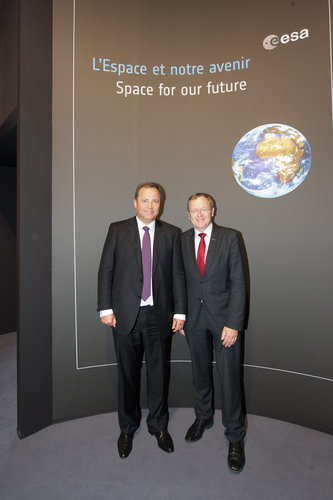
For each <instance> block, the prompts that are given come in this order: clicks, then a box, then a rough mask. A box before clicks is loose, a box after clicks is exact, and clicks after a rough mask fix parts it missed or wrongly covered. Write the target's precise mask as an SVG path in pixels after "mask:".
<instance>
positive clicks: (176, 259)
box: [172, 231, 187, 314]
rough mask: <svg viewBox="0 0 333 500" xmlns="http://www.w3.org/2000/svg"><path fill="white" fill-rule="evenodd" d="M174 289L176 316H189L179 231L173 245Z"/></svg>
mask: <svg viewBox="0 0 333 500" xmlns="http://www.w3.org/2000/svg"><path fill="white" fill-rule="evenodd" d="M172 287H173V300H174V310H173V312H174V314H187V292H186V280H185V271H184V264H183V257H182V252H181V246H180V234H179V232H178V231H177V233H176V236H175V238H174V243H173V255H172Z"/></svg>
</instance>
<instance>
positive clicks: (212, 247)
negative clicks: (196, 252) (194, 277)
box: [202, 224, 218, 276]
mask: <svg viewBox="0 0 333 500" xmlns="http://www.w3.org/2000/svg"><path fill="white" fill-rule="evenodd" d="M217 233H218V231H217V230H216V226H215V224H213V228H212V235H211V237H210V242H209V247H208V252H207V256H206V262H205V268H204V272H203V275H202V276H204V275H205V274H207V273H209V270H210V268H211V266H212V263H213V262H214V261H215V256H216V251H217V241H218V234H217Z"/></svg>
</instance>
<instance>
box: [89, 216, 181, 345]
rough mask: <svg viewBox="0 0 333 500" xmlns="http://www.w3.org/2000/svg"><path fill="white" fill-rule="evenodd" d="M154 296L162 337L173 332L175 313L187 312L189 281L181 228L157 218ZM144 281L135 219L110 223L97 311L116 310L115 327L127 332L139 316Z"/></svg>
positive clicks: (124, 332) (103, 256) (153, 278)
mask: <svg viewBox="0 0 333 500" xmlns="http://www.w3.org/2000/svg"><path fill="white" fill-rule="evenodd" d="M152 280H153V297H154V306H155V310H156V313H157V320H158V324H159V329H160V333H161V335H162V336H168V335H171V334H172V331H171V325H172V318H173V315H174V314H186V311H187V302H186V284H185V275H184V267H183V260H182V255H181V249H180V232H179V230H178V229H177V228H176V227H174V226H171V225H170V224H167V223H165V222H163V221H160V220H156V225H155V236H154V249H153V266H152ZM142 284H143V273H142V260H141V245H140V237H139V231H138V225H137V221H136V218H135V217H133V218H131V219H127V220H124V221H120V222H115V223H113V224H111V225H110V228H109V232H108V235H107V238H106V241H105V245H104V249H103V254H102V258H101V263H100V267H99V271H98V310H99V311H100V310H105V309H113V311H114V314H115V316H116V320H117V324H116V327H115V330H116V331H117V332H118V333H120V334H122V335H128V334H129V333H130V332H131V330H132V328H133V326H134V323H135V320H136V318H137V315H138V312H139V307H140V302H141V292H142Z"/></svg>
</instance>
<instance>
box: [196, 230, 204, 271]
mask: <svg viewBox="0 0 333 500" xmlns="http://www.w3.org/2000/svg"><path fill="white" fill-rule="evenodd" d="M198 236H200V238H201V240H200V243H199V248H198V254H197V264H198V269H199V273H200V276H202V273H203V270H204V267H205V253H206V243H205V236H206V233H199V234H198Z"/></svg>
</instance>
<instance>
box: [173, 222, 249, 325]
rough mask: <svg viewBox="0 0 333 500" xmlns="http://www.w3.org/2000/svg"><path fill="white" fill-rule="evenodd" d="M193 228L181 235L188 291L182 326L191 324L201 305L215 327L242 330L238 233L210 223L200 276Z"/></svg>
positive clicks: (243, 285)
mask: <svg viewBox="0 0 333 500" xmlns="http://www.w3.org/2000/svg"><path fill="white" fill-rule="evenodd" d="M194 234H195V232H194V229H193V228H192V229H190V230H188V231H186V232H185V233H184V234H183V235H182V238H181V244H182V254H183V260H184V267H185V275H186V282H187V295H188V315H187V320H186V324H185V330H187V329H190V328H193V327H194V326H195V324H196V322H197V319H198V316H199V312H200V308H201V307H202V306H203V305H204V307H205V309H206V311H207V313H208V315H209V316H210V318H211V320H212V322H213V324H214V325H215V328H216V330H217V331H221V332H222V329H223V327H224V326H227V327H229V328H233V329H234V330H243V329H244V321H245V314H246V278H245V267H244V252H243V247H242V244H241V241H240V237H239V235H238V233H237V232H236V231H234V230H232V229H229V228H225V227H220V226H217V225H216V224H214V223H213V229H212V236H211V240H210V244H209V247H208V252H207V257H206V263H205V268H204V272H203V275H202V277H200V274H199V271H198V267H197V263H196V258H195V247H194Z"/></svg>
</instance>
